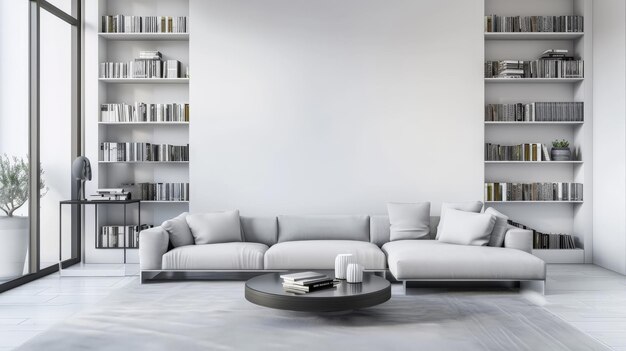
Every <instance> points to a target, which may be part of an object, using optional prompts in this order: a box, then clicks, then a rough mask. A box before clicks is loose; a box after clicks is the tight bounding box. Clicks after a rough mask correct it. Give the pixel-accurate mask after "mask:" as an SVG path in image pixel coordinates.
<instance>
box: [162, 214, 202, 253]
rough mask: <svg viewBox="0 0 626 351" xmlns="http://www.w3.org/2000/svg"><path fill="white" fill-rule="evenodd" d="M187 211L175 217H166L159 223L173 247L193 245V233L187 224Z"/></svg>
mask: <svg viewBox="0 0 626 351" xmlns="http://www.w3.org/2000/svg"><path fill="white" fill-rule="evenodd" d="M187 215H189V213H188V212H183V213H181V214H179V215H178V216H177V217H174V218H172V219H168V220H167V221H165V222H163V223H162V224H161V228H163V229H165V231H166V232H167V234H168V235H169V237H170V241H171V242H172V245H174V247H179V246H185V245H193V243H194V241H193V235H191V230H189V225H188V224H187V219H186V218H187Z"/></svg>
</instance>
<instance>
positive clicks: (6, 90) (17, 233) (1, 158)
mask: <svg viewBox="0 0 626 351" xmlns="http://www.w3.org/2000/svg"><path fill="white" fill-rule="evenodd" d="M28 16H29V1H28V0H15V1H0V77H1V79H0V238H2V245H0V283H4V282H7V281H11V280H13V279H16V278H19V277H21V276H22V275H24V274H27V273H28V272H29V266H28V263H29V262H28V261H29V260H28V247H29V241H30V232H29V222H30V221H29V216H30V215H31V214H30V213H29V205H28V200H29V184H30V162H29V158H28V148H29V129H28V123H29V84H28V82H29V80H28V72H29V66H28V63H29V48H28V33H29V31H28V28H29V26H28Z"/></svg>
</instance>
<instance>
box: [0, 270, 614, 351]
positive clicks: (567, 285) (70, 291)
mask: <svg viewBox="0 0 626 351" xmlns="http://www.w3.org/2000/svg"><path fill="white" fill-rule="evenodd" d="M127 284H139V281H138V277H97V278H96V277H93V278H92V277H63V278H61V277H59V276H58V275H57V274H55V275H51V276H48V277H46V278H43V279H40V280H37V281H35V282H32V283H29V284H27V285H24V286H22V287H19V288H17V289H13V290H11V291H8V292H5V293H3V294H0V351H4V350H11V349H13V348H14V347H17V346H19V345H21V344H22V343H24V342H26V341H27V340H28V339H30V338H32V337H34V336H36V335H38V334H39V333H41V332H43V331H45V330H46V329H47V328H49V327H50V326H52V325H54V324H55V323H57V322H60V321H62V320H64V319H66V318H69V317H71V316H72V315H74V314H76V313H78V312H80V311H82V310H84V309H85V308H87V307H89V306H92V305H94V304H97V303H98V302H100V301H102V300H103V299H105V298H106V297H107V295H109V294H110V293H111V292H112V291H113V290H115V289H119V288H121V287H124V286H125V285H127ZM170 286H174V285H170ZM401 292H402V289H394V293H401ZM525 297H527V298H528V299H530V300H531V301H533V302H534V303H536V304H539V305H542V306H543V307H544V308H546V309H547V310H549V311H550V312H552V313H554V314H555V315H557V316H559V317H560V318H562V319H563V320H565V321H567V322H568V323H570V324H572V325H573V326H575V327H577V328H578V329H580V330H581V331H582V332H585V333H587V334H589V335H590V336H592V337H594V338H596V339H597V340H599V341H601V342H603V343H604V344H606V345H608V346H610V347H612V348H614V349H615V350H625V351H626V332H625V331H626V277H625V276H622V275H619V274H617V273H613V272H611V271H608V270H605V269H603V268H600V267H597V266H593V265H549V266H548V283H547V294H546V296H543V297H541V296H539V295H534V294H529V295H525Z"/></svg>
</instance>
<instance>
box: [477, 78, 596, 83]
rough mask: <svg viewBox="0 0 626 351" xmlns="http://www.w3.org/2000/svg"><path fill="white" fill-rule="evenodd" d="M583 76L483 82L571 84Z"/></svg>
mask: <svg viewBox="0 0 626 351" xmlns="http://www.w3.org/2000/svg"><path fill="white" fill-rule="evenodd" d="M584 80H585V79H584V78H485V83H498V84H566V83H567V84H572V83H581V82H582V81H584Z"/></svg>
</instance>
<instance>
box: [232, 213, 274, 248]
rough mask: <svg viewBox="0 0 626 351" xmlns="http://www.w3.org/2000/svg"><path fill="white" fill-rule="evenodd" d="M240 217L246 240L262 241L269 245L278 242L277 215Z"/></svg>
mask: <svg viewBox="0 0 626 351" xmlns="http://www.w3.org/2000/svg"><path fill="white" fill-rule="evenodd" d="M240 219H241V229H242V231H243V238H244V241H247V242H253V243H261V244H265V245H267V246H272V245H274V244H276V241H277V240H278V221H277V220H276V217H245V216H241V217H240Z"/></svg>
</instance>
